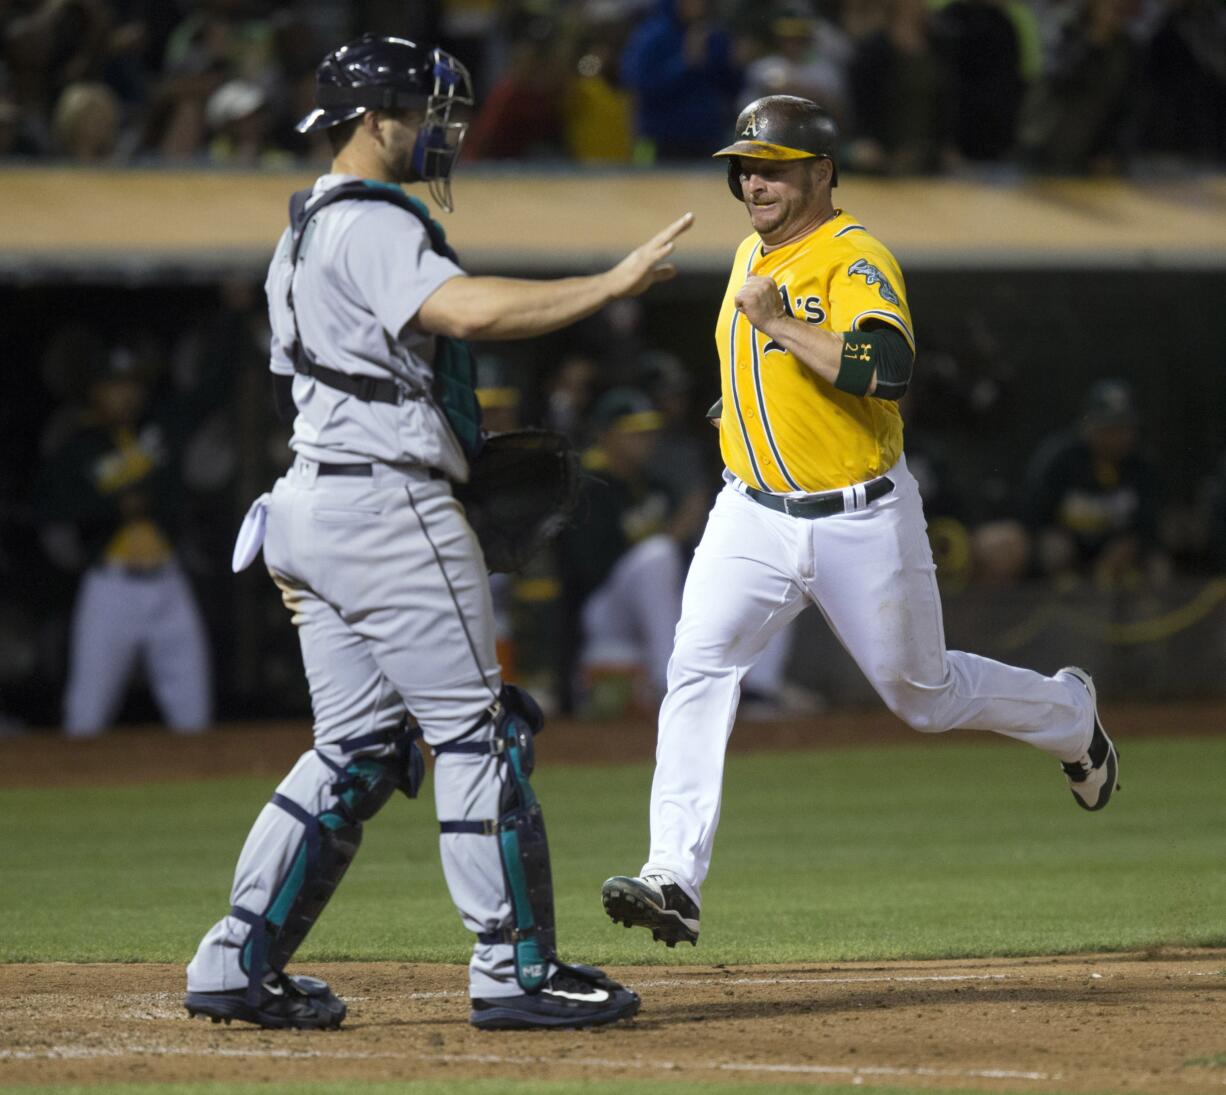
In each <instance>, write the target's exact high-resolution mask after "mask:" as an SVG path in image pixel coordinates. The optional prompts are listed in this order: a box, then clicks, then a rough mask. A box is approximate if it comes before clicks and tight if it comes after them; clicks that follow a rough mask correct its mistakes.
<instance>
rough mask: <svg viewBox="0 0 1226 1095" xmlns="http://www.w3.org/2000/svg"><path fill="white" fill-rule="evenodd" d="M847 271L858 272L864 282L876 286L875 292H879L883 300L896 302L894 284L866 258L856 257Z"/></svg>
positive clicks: (896, 296)
mask: <svg viewBox="0 0 1226 1095" xmlns="http://www.w3.org/2000/svg"><path fill="white" fill-rule="evenodd" d="M847 272H848V273H849V274H859V275H860V276H861V277H863V278H864V281H865V283H866V284H868V285H875V286H877V292H879V293H880V294H881V297H882V299H883V300H886V301H889V303H891V304H897V303H898V294H897V293H896V292H894V286H892V285H891V284H890V282H889V280H888V279H887V278H886V276H885V274H883V273H882V272H881V271H880V270H878V269H877V267H875V266H874V265H873V264H872V263H871V262H869V261H868V260H867V259H856V261H855V262H853V263H852V264H851V265H850V266H849V267H848V268H847Z"/></svg>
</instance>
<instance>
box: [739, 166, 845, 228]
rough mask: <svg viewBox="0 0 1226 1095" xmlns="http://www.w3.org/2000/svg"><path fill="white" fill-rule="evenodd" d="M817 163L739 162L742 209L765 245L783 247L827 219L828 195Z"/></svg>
mask: <svg viewBox="0 0 1226 1095" xmlns="http://www.w3.org/2000/svg"><path fill="white" fill-rule="evenodd" d="M820 162H821V161H818V160H756V159H752V158H751V157H748V156H742V157H741V158H740V165H741V193H742V194H743V195H744V198H745V208H746V209H748V210H749V220H750V223H752V224H753V227H754V231H756V232H757V233H758V235H759V236H761V237H762V239H763V241H764V242H765V243H768V244H774V243H783V242H785V241H787V240H789V239H791V238H792V237H793V236H795V235H797V234H798V233H800V232H802V231H803V230H804V229H805V227H806V226H807V225H808V224H810V223H812V222H816V221H818V220H821V219H822V218H823V217H824V216H826V214H827V212H828V208H827V207H828V206H829V202H830V192H829V189H828V188H825V187H822V186H821V185H820V184H819V182H818V177H817V171H818V170H819V168H818V164H819V163H820Z"/></svg>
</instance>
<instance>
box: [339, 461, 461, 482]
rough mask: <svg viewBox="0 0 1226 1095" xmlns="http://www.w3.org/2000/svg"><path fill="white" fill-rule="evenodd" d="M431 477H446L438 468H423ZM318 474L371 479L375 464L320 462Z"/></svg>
mask: <svg viewBox="0 0 1226 1095" xmlns="http://www.w3.org/2000/svg"><path fill="white" fill-rule="evenodd" d="M421 470H422V471H424V472H425V473H426V474H427V475H428V476H429V477H430V478H431V479H446V478H447V477H446V476H445V475H444V474H443V473H442V472H441V471H439V470H438V468H422V469H421ZM315 474H316V475H358V476H361V477H362V478H363V479H369V478H370V477H371V476H372V475H374V474H375V468H374V465H373V464H320V465H319V470H318V471H317V472H316V473H315Z"/></svg>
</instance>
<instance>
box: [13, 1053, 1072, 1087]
mask: <svg viewBox="0 0 1226 1095" xmlns="http://www.w3.org/2000/svg"><path fill="white" fill-rule="evenodd" d="M136 1056H149V1057H240V1058H260V1057H264V1058H269V1059H273V1060H335V1061H374V1060H404V1061H428V1062H435V1063H438V1064H484V1065H516V1066H523V1065H541V1064H550V1065H559V1064H561V1065H573V1066H575V1067H578V1068H589V1069H609V1070H617V1071H625V1070H626V1069H640V1070H654V1071H661V1072H679V1071H681V1072H704V1071H715V1072H741V1073H753V1072H768V1073H787V1074H796V1075H814V1076H853V1077H854V1076H895V1077H906V1076H926V1077H945V1078H951V1077H960V1078H968V1079H977V1080H1058V1079H1059V1078H1060V1075H1059V1073H1048V1072H1030V1071H1023V1070H1018V1069H1005V1068H980V1069H967V1068H929V1067H925V1066H917V1067H914V1068H903V1067H898V1066H893V1065H817V1064H780V1063H776V1064H760V1065H759V1064H749V1063H742V1062H737V1061H714V1062H709V1063H702V1064H695V1065H684V1064H680V1063H678V1062H676V1061H643V1060H631V1059H609V1058H604V1057H557V1056H554V1057H508V1056H504V1055H501V1054H495V1053H439V1054H429V1055H425V1056H421V1057H418V1056H414V1055H408V1054H397V1053H375V1052H366V1051H362V1050H320V1049H264V1048H258V1049H257V1048H231V1047H226V1046H203V1047H199V1048H195V1047H190V1046H147V1045H130V1046H49V1047H47V1048H46V1049H39V1050H14V1049H0V1060H11V1061H46V1060H58V1061H88V1060H98V1059H102V1058H112V1059H113V1058H119V1057H136Z"/></svg>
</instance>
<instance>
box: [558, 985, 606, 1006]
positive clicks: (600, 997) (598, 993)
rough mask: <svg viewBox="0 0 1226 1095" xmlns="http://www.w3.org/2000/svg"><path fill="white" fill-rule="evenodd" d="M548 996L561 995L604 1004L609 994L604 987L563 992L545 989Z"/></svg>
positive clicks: (570, 998)
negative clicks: (588, 990) (586, 990)
mask: <svg viewBox="0 0 1226 1095" xmlns="http://www.w3.org/2000/svg"><path fill="white" fill-rule="evenodd" d="M544 992H545V995H546V996H560V997H561V998H562V999H563V1000H579V1001H581V1002H582V1003H585V1004H603V1003H604V1002H605V1001H606V1000H607V999H608V998H609V994H608V993H607V992H605V990H604V989H592V990H591V991H590V992H563V991H562V990H561V989H545V990H544Z"/></svg>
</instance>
